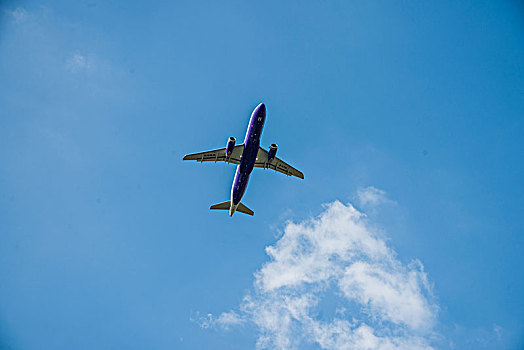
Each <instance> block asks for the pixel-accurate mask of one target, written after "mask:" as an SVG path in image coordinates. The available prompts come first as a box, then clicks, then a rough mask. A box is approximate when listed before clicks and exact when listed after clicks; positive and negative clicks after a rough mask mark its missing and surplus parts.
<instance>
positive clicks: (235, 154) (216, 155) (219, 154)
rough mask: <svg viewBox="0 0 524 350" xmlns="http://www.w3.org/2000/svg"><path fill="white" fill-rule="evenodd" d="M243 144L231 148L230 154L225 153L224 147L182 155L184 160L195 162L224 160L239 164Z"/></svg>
mask: <svg viewBox="0 0 524 350" xmlns="http://www.w3.org/2000/svg"><path fill="white" fill-rule="evenodd" d="M243 151H244V145H238V146H235V148H233V151H232V152H231V155H229V156H228V155H227V154H226V149H225V148H219V149H214V150H211V151H205V152H199V153H192V154H188V155H186V156H184V160H196V161H197V162H201V163H202V162H215V163H216V162H226V163H233V164H240V158H242V152H243Z"/></svg>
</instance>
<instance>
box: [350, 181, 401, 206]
mask: <svg viewBox="0 0 524 350" xmlns="http://www.w3.org/2000/svg"><path fill="white" fill-rule="evenodd" d="M357 199H358V202H359V203H360V205H362V206H363V207H376V206H378V205H380V204H384V203H394V201H392V200H391V199H389V198H388V197H387V195H386V192H384V191H382V190H380V189H378V188H376V187H373V186H369V187H366V188H360V189H359V190H358V191H357Z"/></svg>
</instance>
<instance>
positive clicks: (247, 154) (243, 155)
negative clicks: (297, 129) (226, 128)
mask: <svg viewBox="0 0 524 350" xmlns="http://www.w3.org/2000/svg"><path fill="white" fill-rule="evenodd" d="M265 121H266V106H265V105H264V104H263V103H261V104H259V105H258V106H257V107H256V108H255V110H254V111H253V113H252V114H251V118H250V119H249V126H248V128H247V132H246V137H245V139H244V144H242V145H236V146H235V142H236V139H235V138H234V137H230V138H229V140H228V141H227V145H226V147H225V148H220V149H215V150H212V151H207V152H200V153H193V154H188V155H187V156H185V157H184V160H196V161H197V162H201V163H202V162H215V163H216V162H218V161H220V162H226V163H233V164H237V171H236V173H235V179H234V180H233V186H232V187H231V199H230V200H228V201H226V202H223V203H218V204H215V205H212V206H211V207H210V209H219V210H229V215H230V216H233V214H234V213H235V211H237V210H238V211H239V212H241V213H244V214H249V215H253V214H254V212H253V211H252V210H251V209H249V208H248V207H246V206H245V205H244V204H242V203H241V202H240V200H241V199H242V196H243V195H244V192H245V191H246V188H247V183H248V181H249V175H251V171H253V168H264V169H273V170H275V172H276V171H278V172H280V173H282V174H286V175H287V176H296V177H298V178H301V179H303V178H304V174H302V173H301V172H300V171H298V170H297V169H295V168H293V167H292V166H291V165H289V164H287V163H286V162H284V161H282V160H281V159H279V158H277V157H276V153H277V149H278V146H277V145H276V144H272V145H271V146H269V152H268V151H266V150H265V149H263V148H262V147H260V135H261V134H262V129H263V128H264V122H265Z"/></svg>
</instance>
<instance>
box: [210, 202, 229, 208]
mask: <svg viewBox="0 0 524 350" xmlns="http://www.w3.org/2000/svg"><path fill="white" fill-rule="evenodd" d="M230 207H231V201H225V202H222V203H218V204H213V205H212V206H210V207H209V209H211V210H213V209H216V210H229V208H230Z"/></svg>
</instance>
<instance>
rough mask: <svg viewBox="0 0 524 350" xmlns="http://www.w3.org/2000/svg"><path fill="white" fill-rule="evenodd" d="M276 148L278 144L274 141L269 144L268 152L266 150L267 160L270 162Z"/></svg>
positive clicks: (275, 153) (275, 152)
mask: <svg viewBox="0 0 524 350" xmlns="http://www.w3.org/2000/svg"><path fill="white" fill-rule="evenodd" d="M277 149H278V145H277V144H276V143H273V144H271V146H269V152H267V161H268V162H271V161H272V160H273V159H274V158H275V156H276V155H277Z"/></svg>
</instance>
